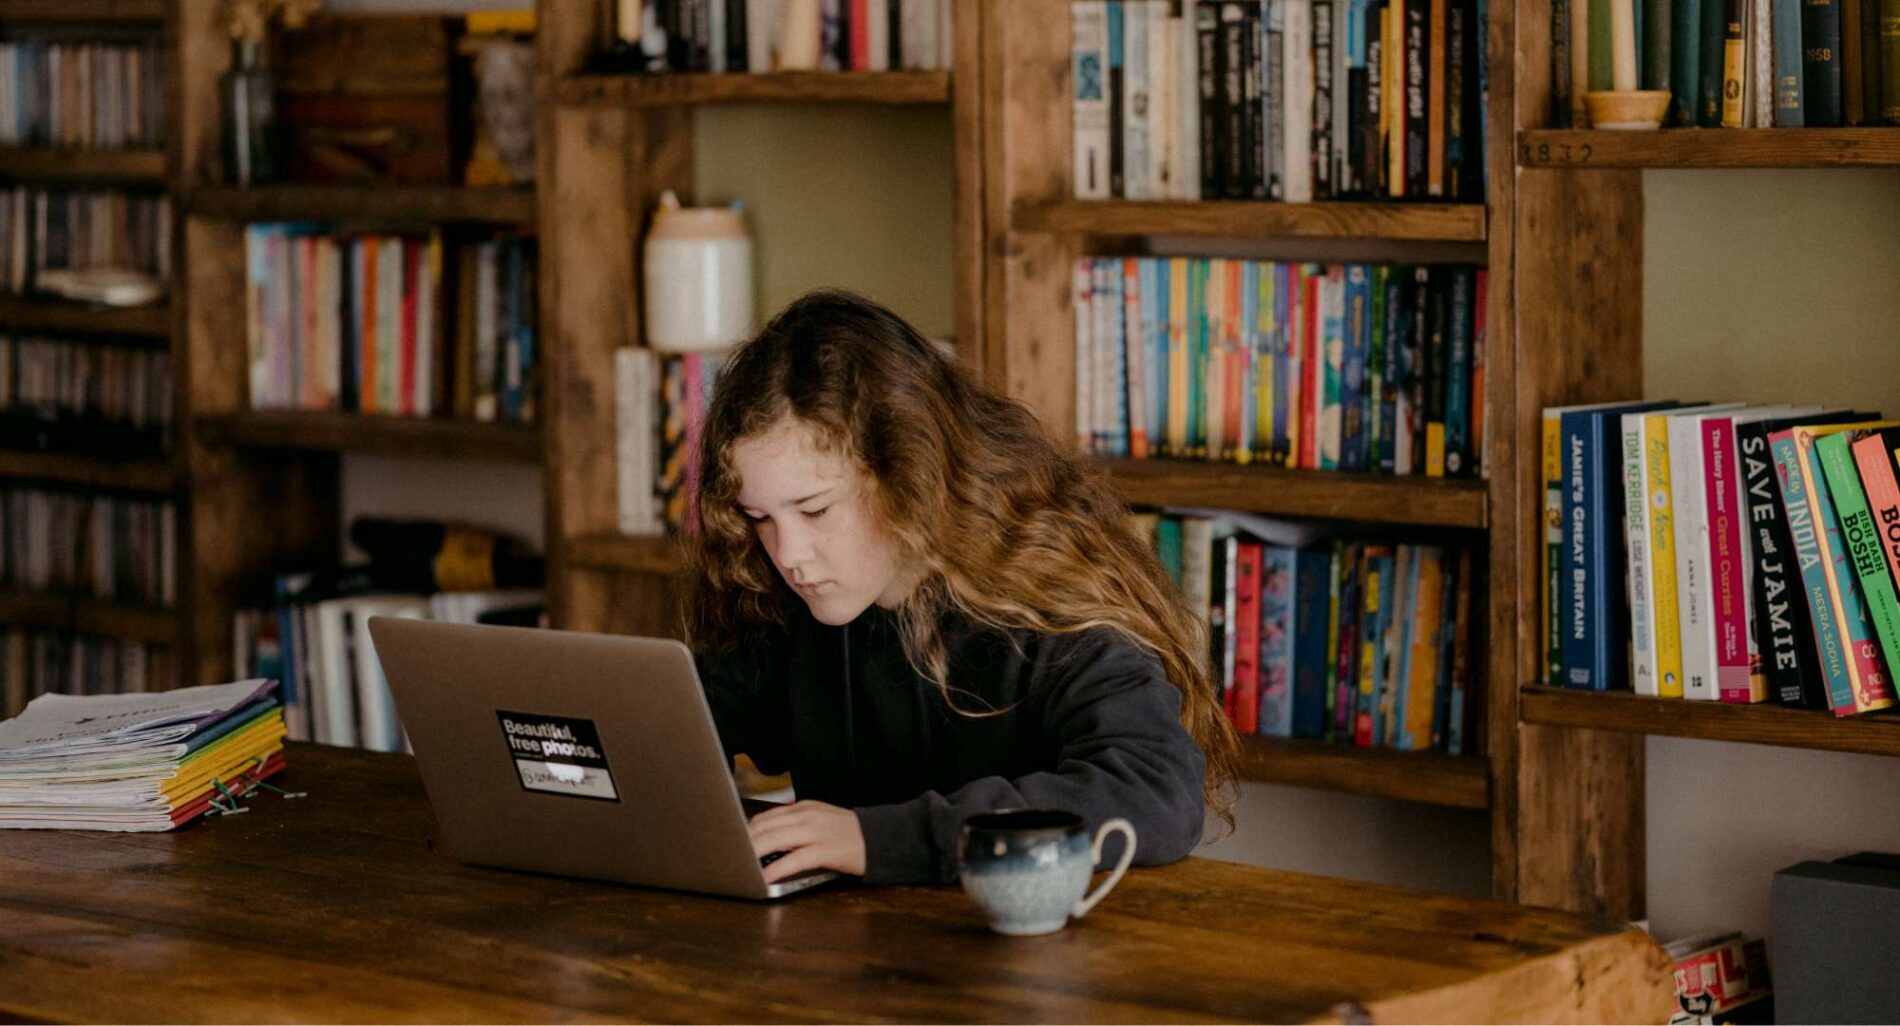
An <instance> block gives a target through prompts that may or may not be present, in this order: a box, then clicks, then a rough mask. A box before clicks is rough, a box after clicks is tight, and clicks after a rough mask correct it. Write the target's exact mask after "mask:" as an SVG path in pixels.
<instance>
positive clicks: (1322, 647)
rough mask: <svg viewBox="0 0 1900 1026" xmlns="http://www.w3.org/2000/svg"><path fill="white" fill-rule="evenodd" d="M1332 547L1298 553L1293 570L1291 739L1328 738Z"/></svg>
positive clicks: (1302, 550) (1316, 548)
mask: <svg viewBox="0 0 1900 1026" xmlns="http://www.w3.org/2000/svg"><path fill="white" fill-rule="evenodd" d="M1332 580H1333V550H1332V547H1331V546H1317V547H1314V548H1310V549H1300V550H1299V551H1298V553H1297V555H1296V556H1295V558H1294V570H1293V652H1292V662H1293V736H1294V737H1299V738H1307V739H1310V740H1314V741H1317V740H1320V739H1322V738H1324V737H1326V736H1327V720H1326V709H1327V705H1328V702H1327V700H1326V668H1327V666H1328V665H1330V664H1331V663H1332V659H1331V657H1330V656H1329V655H1328V654H1327V651H1326V633H1327V631H1326V621H1327V616H1328V606H1329V605H1330V603H1331V601H1332Z"/></svg>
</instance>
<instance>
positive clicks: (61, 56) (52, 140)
mask: <svg viewBox="0 0 1900 1026" xmlns="http://www.w3.org/2000/svg"><path fill="white" fill-rule="evenodd" d="M166 134H167V133H166V131H165V50H164V48H163V47H162V46H160V45H158V44H157V43H156V42H150V43H116V42H66V41H54V40H30V39H16V40H8V41H5V42H0V146H58V147H61V148H72V149H123V148H128V147H157V146H163V145H164V144H165V136H166Z"/></svg>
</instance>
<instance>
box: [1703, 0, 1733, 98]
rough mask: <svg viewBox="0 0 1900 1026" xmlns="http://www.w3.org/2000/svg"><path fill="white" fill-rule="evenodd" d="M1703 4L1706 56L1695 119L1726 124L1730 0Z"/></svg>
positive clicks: (1710, 0) (1705, 0)
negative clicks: (1725, 74)
mask: <svg viewBox="0 0 1900 1026" xmlns="http://www.w3.org/2000/svg"><path fill="white" fill-rule="evenodd" d="M1700 2H1701V4H1702V18H1701V21H1700V22H1699V24H1700V25H1701V26H1702V37H1701V51H1702V59H1701V62H1700V64H1699V65H1698V67H1699V72H1698V74H1697V77H1696V106H1695V123H1696V124H1697V125H1700V126H1701V127H1703V128H1719V127H1721V125H1722V66H1723V60H1722V41H1723V39H1724V37H1725V34H1726V30H1727V28H1728V18H1727V15H1728V4H1729V0H1700Z"/></svg>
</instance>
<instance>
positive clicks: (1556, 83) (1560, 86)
mask: <svg viewBox="0 0 1900 1026" xmlns="http://www.w3.org/2000/svg"><path fill="white" fill-rule="evenodd" d="M1392 2H1393V3H1395V4H1396V3H1404V2H1405V0H1392ZM1572 2H1573V0H1551V4H1550V123H1551V125H1553V126H1555V127H1557V128H1571V127H1580V126H1573V125H1572V124H1571V123H1570V105H1571V96H1570V5H1571V3H1572ZM1679 2H1680V0H1679Z"/></svg>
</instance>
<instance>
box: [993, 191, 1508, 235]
mask: <svg viewBox="0 0 1900 1026" xmlns="http://www.w3.org/2000/svg"><path fill="white" fill-rule="evenodd" d="M1010 222H1011V226H1012V227H1013V228H1014V229H1015V230H1016V231H1019V232H1061V233H1066V234H1073V235H1096V236H1103V237H1115V236H1145V235H1192V236H1201V237H1206V238H1254V239H1383V240H1388V241H1395V242H1483V241H1484V240H1485V209H1484V204H1482V203H1343V202H1342V203H1255V202H1193V203H1189V202H1152V201H1131V200H1050V201H1036V200H1031V199H1022V200H1019V201H1018V202H1017V203H1016V205H1015V206H1014V208H1013V209H1012V211H1011V215H1010Z"/></svg>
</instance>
